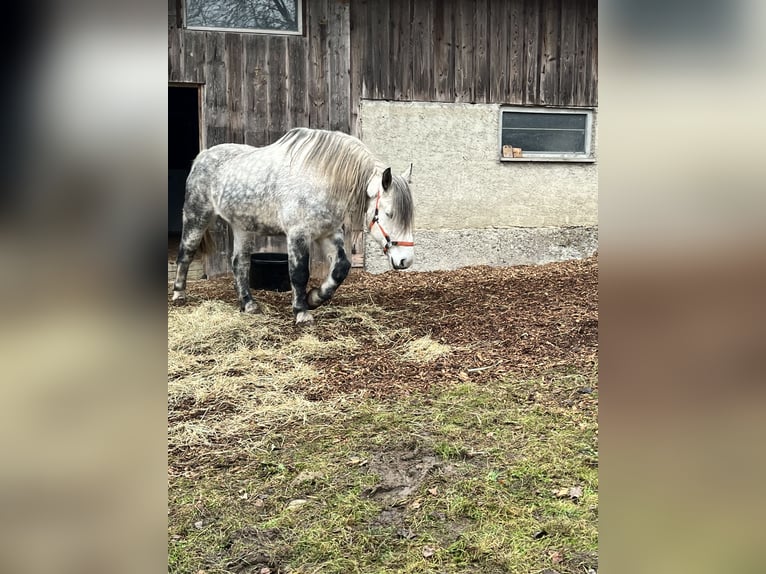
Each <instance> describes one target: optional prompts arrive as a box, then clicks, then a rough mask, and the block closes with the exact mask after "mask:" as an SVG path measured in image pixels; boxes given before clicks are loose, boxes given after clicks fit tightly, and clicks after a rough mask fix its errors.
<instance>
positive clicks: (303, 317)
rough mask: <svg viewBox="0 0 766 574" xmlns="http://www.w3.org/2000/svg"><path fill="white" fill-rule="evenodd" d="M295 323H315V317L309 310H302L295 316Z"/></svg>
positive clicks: (302, 324) (301, 324) (304, 324)
mask: <svg viewBox="0 0 766 574" xmlns="http://www.w3.org/2000/svg"><path fill="white" fill-rule="evenodd" d="M295 324H296V325H298V326H299V327H302V326H308V325H313V324H314V317H313V316H312V315H311V313H309V312H308V311H301V312H300V313H298V314H297V315H296V316H295Z"/></svg>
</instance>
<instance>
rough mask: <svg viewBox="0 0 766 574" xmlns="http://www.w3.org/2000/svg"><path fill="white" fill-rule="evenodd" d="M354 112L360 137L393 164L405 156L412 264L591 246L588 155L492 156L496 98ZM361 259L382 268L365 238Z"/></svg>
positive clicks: (509, 257)
mask: <svg viewBox="0 0 766 574" xmlns="http://www.w3.org/2000/svg"><path fill="white" fill-rule="evenodd" d="M360 118H361V138H362V140H363V141H364V142H365V143H366V144H367V145H368V146H369V147H370V149H372V151H373V152H374V153H375V154H377V155H378V157H380V158H381V159H382V160H383V161H385V162H386V163H389V164H390V165H391V166H392V167H393V169H394V171H397V172H402V171H404V169H405V168H406V166H407V165H408V164H409V163H410V162H412V163H413V164H414V168H413V181H412V190H413V194H414V196H415V209H416V212H415V242H416V247H415V260H416V263H415V264H414V265H413V267H412V269H413V270H416V271H426V270H435V269H454V268H457V267H462V266H466V265H478V264H484V265H517V264H529V263H547V262H550V261H561V260H565V259H574V258H581V257H587V256H589V255H592V254H593V253H594V252H595V251H596V249H597V224H598V179H597V167H596V164H594V163H562V162H555V163H551V162H501V161H500V160H499V159H498V158H499V156H500V151H499V132H498V130H499V124H500V106H498V105H492V104H437V103H422V102H384V101H372V100H364V101H363V102H362V106H361V115H360ZM594 119H595V118H594ZM596 123H597V122H596V121H594V137H593V149H594V150H595V149H596V148H597V145H596V144H597V141H596V137H595V134H596V127H595V125H596ZM365 267H366V268H367V270H369V271H371V272H382V271H385V270H386V269H387V268H388V267H387V265H386V260H385V258H384V257H383V256H382V254H380V249H379V248H378V247H377V245H375V244H374V243H372V242H371V241H370V240H369V237H368V243H367V245H366V264H365Z"/></svg>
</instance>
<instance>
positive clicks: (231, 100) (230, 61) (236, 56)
mask: <svg viewBox="0 0 766 574" xmlns="http://www.w3.org/2000/svg"><path fill="white" fill-rule="evenodd" d="M243 55H244V50H243V45H242V34H226V35H225V36H224V62H225V65H226V108H227V111H228V113H229V124H228V126H227V128H228V141H229V142H230V143H245V117H244V112H243V105H242V102H243V92H242V90H243V87H242V84H243V82H242V80H243V77H244V67H243V62H242V60H243Z"/></svg>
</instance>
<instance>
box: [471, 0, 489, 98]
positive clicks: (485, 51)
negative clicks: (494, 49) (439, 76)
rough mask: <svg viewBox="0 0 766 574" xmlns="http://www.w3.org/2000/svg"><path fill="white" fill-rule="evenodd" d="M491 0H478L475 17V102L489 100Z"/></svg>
mask: <svg viewBox="0 0 766 574" xmlns="http://www.w3.org/2000/svg"><path fill="white" fill-rule="evenodd" d="M488 18H489V0H476V11H475V17H474V27H475V33H474V63H473V66H474V68H473V80H474V88H473V93H474V99H473V100H472V101H475V102H487V101H489V34H488V22H487V19H488Z"/></svg>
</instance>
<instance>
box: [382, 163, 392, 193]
mask: <svg viewBox="0 0 766 574" xmlns="http://www.w3.org/2000/svg"><path fill="white" fill-rule="evenodd" d="M380 182H381V184H383V190H384V191H385V190H386V189H388V188H389V187H391V168H390V167H387V168H386V170H385V171H384V172H383V176H382V177H381V180H380Z"/></svg>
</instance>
